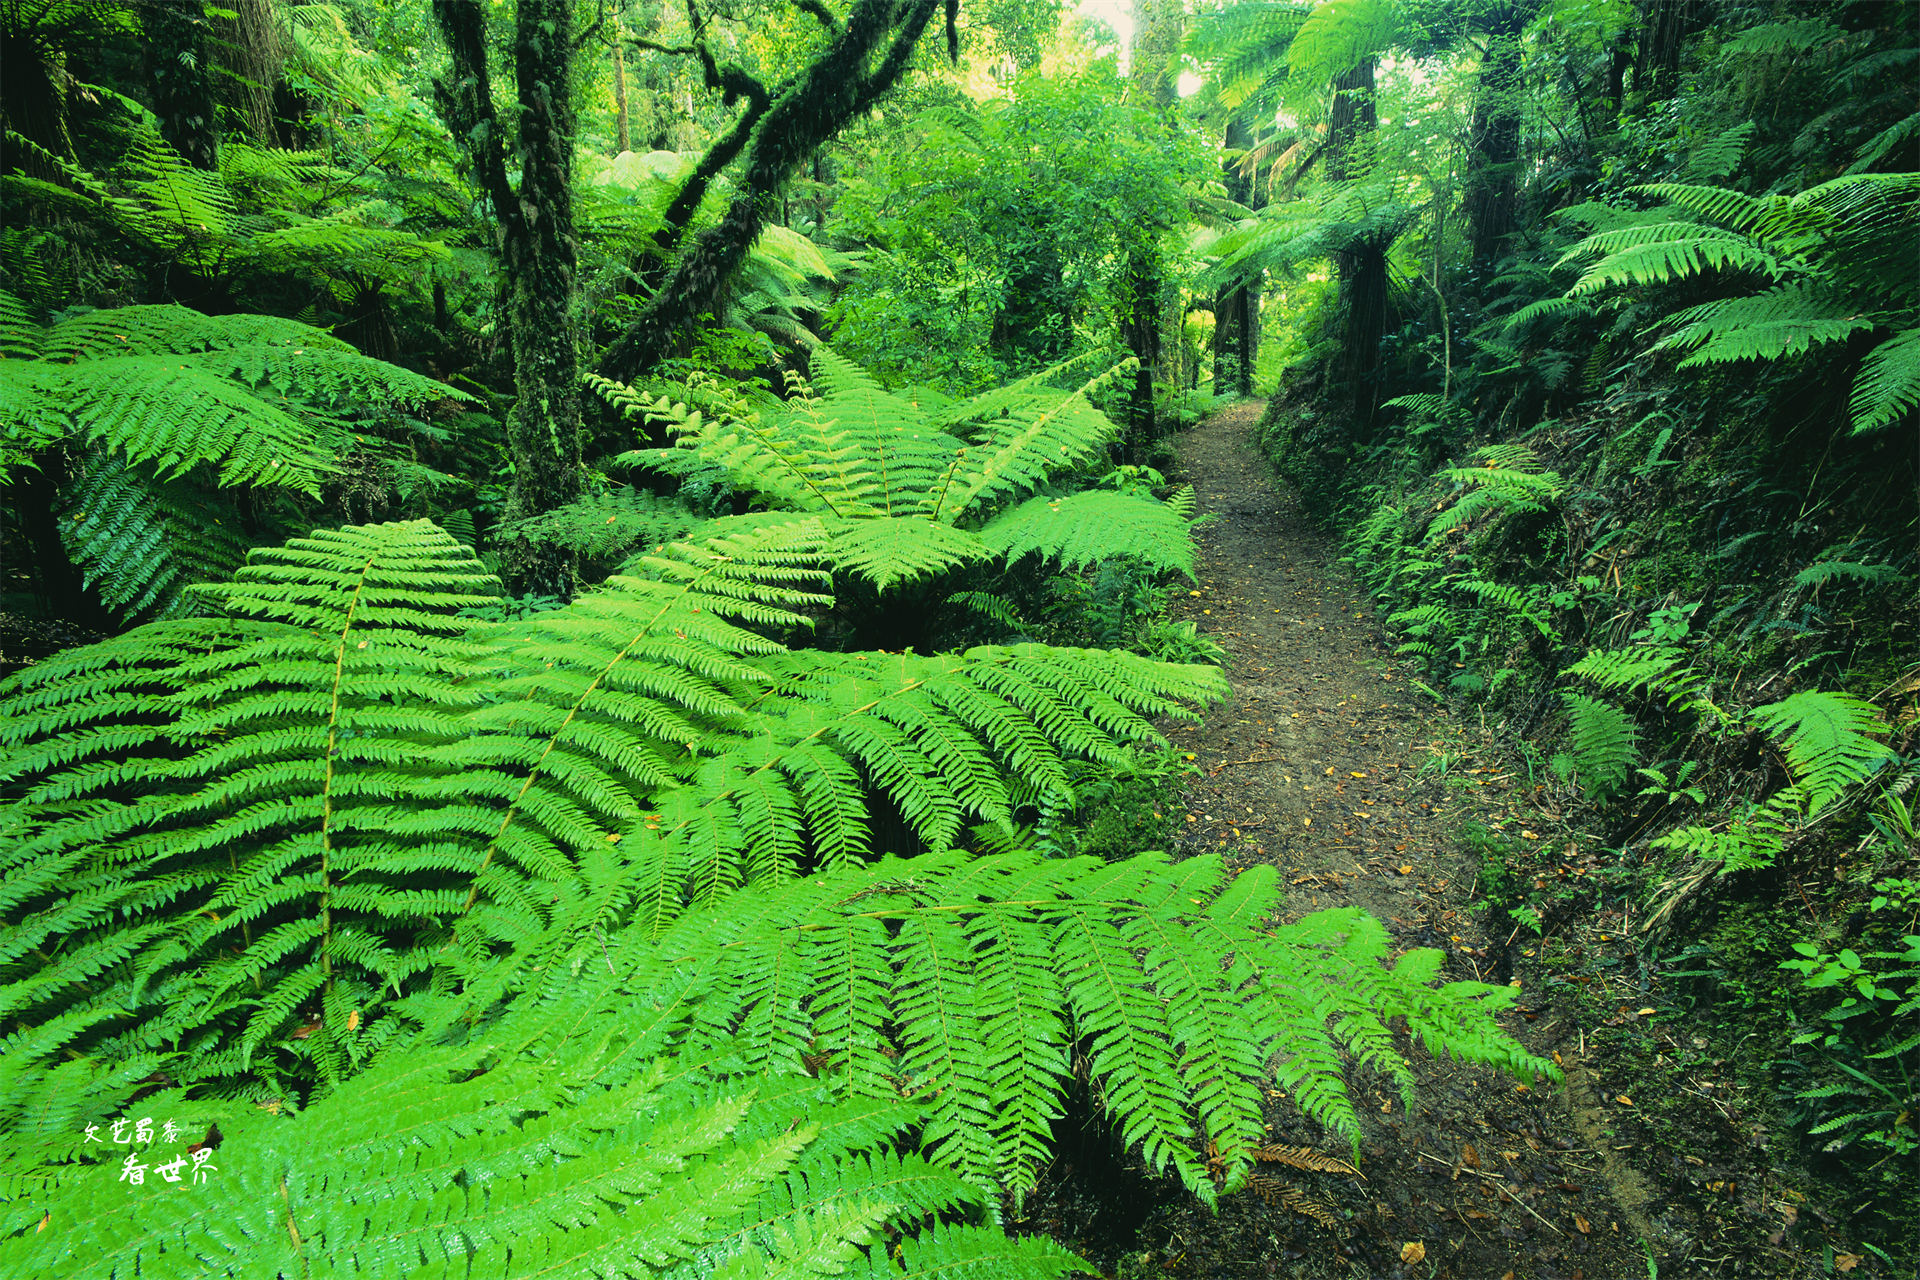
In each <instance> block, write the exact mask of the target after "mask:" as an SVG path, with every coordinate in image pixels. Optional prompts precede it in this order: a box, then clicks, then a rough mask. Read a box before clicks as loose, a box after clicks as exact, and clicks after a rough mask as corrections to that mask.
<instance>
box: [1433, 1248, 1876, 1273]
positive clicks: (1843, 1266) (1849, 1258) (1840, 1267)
mask: <svg viewBox="0 0 1920 1280" xmlns="http://www.w3.org/2000/svg"><path fill="white" fill-rule="evenodd" d="M1402 1252H1403V1253H1404V1252H1405V1251H1404V1250H1403V1251H1402ZM1866 1260H1867V1255H1865V1254H1864V1253H1836V1254H1834V1255H1833V1269H1834V1270H1835V1271H1851V1270H1853V1269H1854V1268H1855V1267H1857V1266H1859V1265H1860V1264H1861V1263H1863V1262H1865V1261H1866Z"/></svg>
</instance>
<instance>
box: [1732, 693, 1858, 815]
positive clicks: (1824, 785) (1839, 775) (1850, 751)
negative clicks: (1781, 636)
mask: <svg viewBox="0 0 1920 1280" xmlns="http://www.w3.org/2000/svg"><path fill="white" fill-rule="evenodd" d="M1753 720H1754V723H1755V724H1757V725H1759V726H1760V727H1761V728H1762V729H1765V730H1766V731H1767V732H1769V733H1771V734H1772V735H1773V737H1774V739H1775V740H1776V741H1777V742H1779V743H1780V745H1781V746H1782V747H1783V748H1784V749H1785V750H1786V753H1787V768H1788V769H1789V770H1790V771H1791V772H1792V774H1793V779H1794V781H1795V783H1796V784H1798V785H1799V786H1800V787H1802V788H1803V789H1804V790H1805V792H1806V796H1807V806H1806V807H1807V811H1808V813H1809V814H1816V813H1818V812H1819V811H1820V810H1821V809H1823V808H1825V807H1826V805H1827V804H1829V803H1830V802H1832V801H1833V800H1834V799H1835V798H1836V797H1838V796H1839V795H1840V794H1841V793H1842V792H1844V791H1845V790H1846V789H1847V788H1848V787H1850V786H1852V785H1853V784H1855V783H1857V782H1861V781H1864V780H1865V779H1866V778H1868V777H1870V776H1872V774H1873V772H1874V770H1875V769H1877V768H1878V767H1879V766H1880V763H1881V762H1882V761H1883V760H1885V759H1887V757H1888V756H1890V755H1891V754H1892V749H1891V748H1890V747H1888V746H1887V744H1886V743H1884V742H1881V741H1879V740H1878V739H1877V737H1875V736H1873V735H1884V734H1885V733H1886V732H1887V731H1888V730H1887V725H1886V723H1885V722H1884V721H1883V720H1881V719H1880V713H1879V711H1878V709H1877V708H1875V707H1874V705H1873V704H1872V703H1870V702H1865V701H1862V700H1861V699H1859V698H1850V697H1847V696H1846V695H1845V694H1839V693H1824V692H1818V691H1812V690H1809V691H1807V692H1804V693H1796V694H1794V695H1792V696H1791V697H1789V698H1786V699H1784V700H1783V701H1780V702H1773V703H1769V704H1767V705H1766V706H1764V707H1756V708H1754V711H1753Z"/></svg>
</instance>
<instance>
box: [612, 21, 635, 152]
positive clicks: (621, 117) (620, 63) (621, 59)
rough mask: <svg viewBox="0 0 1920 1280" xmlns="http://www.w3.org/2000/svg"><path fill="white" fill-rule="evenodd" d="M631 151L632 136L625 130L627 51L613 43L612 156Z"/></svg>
mask: <svg viewBox="0 0 1920 1280" xmlns="http://www.w3.org/2000/svg"><path fill="white" fill-rule="evenodd" d="M631 150H633V135H632V134H631V133H629V132H628V128H627V50H626V47H625V46H624V45H622V44H620V43H619V41H618V40H616V41H615V42H614V46H613V154H615V155H620V154H621V153H623V152H627V151H631Z"/></svg>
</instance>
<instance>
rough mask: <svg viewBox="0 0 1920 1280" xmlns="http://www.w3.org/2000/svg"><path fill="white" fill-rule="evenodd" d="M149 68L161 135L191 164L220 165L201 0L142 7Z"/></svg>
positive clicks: (159, 1) (160, 0)
mask: <svg viewBox="0 0 1920 1280" xmlns="http://www.w3.org/2000/svg"><path fill="white" fill-rule="evenodd" d="M140 25H141V26H142V27H143V28H144V29H145V30H146V33H147V62H148V65H149V66H150V67H151V69H152V72H153V113H154V115H156V116H158V117H159V118H160V136H161V137H162V138H165V139H166V140H167V145H168V146H170V147H172V148H173V149H174V150H175V151H177V152H179V153H180V158H181V159H182V160H185V161H186V162H187V163H188V164H190V165H192V166H193V167H194V168H196V169H214V168H218V167H219V164H220V156H219V135H218V134H217V133H215V131H214V125H213V77H212V68H211V67H210V66H209V65H208V62H207V54H208V52H209V49H208V46H209V43H210V42H209V41H208V39H207V20H206V17H205V15H204V14H202V12H201V9H200V0H151V2H150V3H149V4H148V5H147V7H146V8H145V9H144V10H143V11H142V12H141V15H140Z"/></svg>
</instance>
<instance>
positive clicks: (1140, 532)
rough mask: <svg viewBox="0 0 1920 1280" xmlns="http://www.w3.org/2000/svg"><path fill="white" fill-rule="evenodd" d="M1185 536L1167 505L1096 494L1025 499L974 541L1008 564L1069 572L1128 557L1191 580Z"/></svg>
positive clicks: (1182, 521)
mask: <svg viewBox="0 0 1920 1280" xmlns="http://www.w3.org/2000/svg"><path fill="white" fill-rule="evenodd" d="M1187 530H1188V519H1187V518H1186V517H1185V516H1183V515H1182V514H1181V513H1180V512H1179V511H1177V510H1176V509H1175V508H1174V507H1173V506H1172V505H1171V504H1169V503H1164V502H1160V501H1157V500H1155V499H1153V498H1149V497H1144V496H1141V495H1136V494H1127V493H1115V492H1113V491H1112V490H1098V489H1096V490H1089V491H1087V492H1085V493H1076V494H1073V495H1070V496H1068V497H1064V498H1029V499H1028V500H1027V501H1025V502H1023V503H1021V504H1020V505H1019V506H1017V507H1014V508H1012V509H1011V510H1009V511H1005V512H1002V513H1001V514H1000V515H998V516H995V517H994V518H993V519H992V520H990V521H988V522H987V524H986V525H985V526H984V527H983V528H982V529H981V530H980V540H981V541H982V542H983V543H984V544H986V546H987V547H988V548H989V549H990V550H992V551H993V552H995V553H996V554H998V555H1002V556H1005V557H1006V558H1007V560H1008V562H1009V563H1011V562H1012V561H1015V560H1018V559H1019V558H1020V557H1022V556H1024V555H1028V554H1032V553H1038V554H1039V555H1041V556H1043V557H1045V558H1047V559H1050V560H1058V561H1059V562H1060V563H1061V564H1062V565H1064V566H1066V567H1067V568H1070V569H1073V568H1080V567H1082V566H1085V565H1090V564H1095V563H1098V562H1099V561H1101V560H1104V559H1106V558H1108V557H1109V556H1118V555H1128V556H1135V557H1137V558H1139V559H1140V560H1141V561H1143V562H1144V563H1145V564H1146V565H1148V566H1149V567H1150V568H1152V569H1155V570H1169V569H1171V570H1177V571H1179V572H1180V573H1183V574H1185V575H1186V576H1187V577H1188V578H1189V579H1192V578H1193V576H1194V572H1193V539H1192V537H1191V535H1190V534H1189V533H1188V531H1187Z"/></svg>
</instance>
